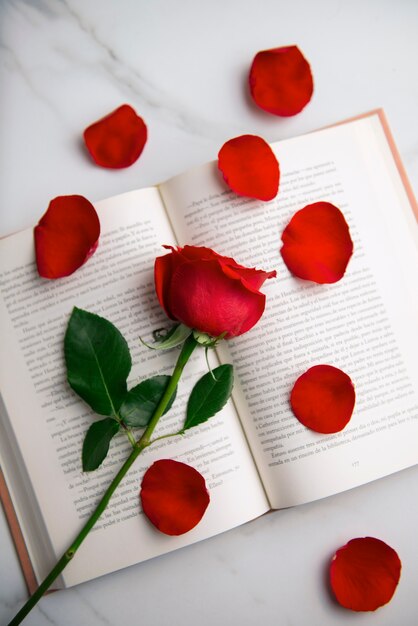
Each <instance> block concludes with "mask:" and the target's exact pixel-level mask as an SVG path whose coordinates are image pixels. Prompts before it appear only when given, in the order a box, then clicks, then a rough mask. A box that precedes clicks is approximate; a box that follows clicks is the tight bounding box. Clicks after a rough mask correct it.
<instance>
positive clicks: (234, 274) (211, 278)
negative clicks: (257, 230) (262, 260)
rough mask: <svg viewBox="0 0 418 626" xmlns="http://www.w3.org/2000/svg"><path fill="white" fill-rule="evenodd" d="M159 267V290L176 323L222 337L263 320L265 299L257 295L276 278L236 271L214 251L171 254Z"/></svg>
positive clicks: (192, 248) (181, 250) (197, 249)
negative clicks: (269, 280)
mask: <svg viewBox="0 0 418 626" xmlns="http://www.w3.org/2000/svg"><path fill="white" fill-rule="evenodd" d="M164 247H165V248H167V249H169V250H171V252H170V253H169V254H166V255H165V256H160V257H157V259H156V261H155V289H156V292H157V296H158V299H159V301H160V304H161V306H162V307H163V309H164V311H165V312H166V314H167V315H168V317H169V318H171V319H172V320H177V321H179V322H181V323H183V324H185V325H186V326H189V328H193V329H195V330H198V331H200V332H204V333H207V334H208V335H211V336H212V337H218V336H219V335H221V334H222V333H226V336H225V337H226V338H230V337H236V336H238V335H242V334H243V333H246V332H247V331H248V330H250V329H251V328H252V327H253V326H254V325H255V324H256V323H257V322H258V320H259V319H260V317H261V316H262V314H263V311H264V307H265V303H266V296H265V295H264V294H263V293H261V292H260V291H259V289H260V287H261V285H262V284H263V283H264V281H265V280H266V279H267V278H274V277H275V276H276V272H275V271H272V272H264V271H263V270H256V269H252V268H247V267H243V266H242V265H238V263H236V262H235V261H234V260H233V259H230V258H228V257H224V256H221V255H219V254H217V253H216V252H214V251H213V250H211V249H210V248H203V247H196V246H184V248H173V247H172V246H164Z"/></svg>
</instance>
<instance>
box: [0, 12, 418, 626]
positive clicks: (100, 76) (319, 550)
mask: <svg viewBox="0 0 418 626" xmlns="http://www.w3.org/2000/svg"><path fill="white" fill-rule="evenodd" d="M417 28H418V2H416V0H409V1H408V0H398V2H396V3H395V2H393V1H391V0H380V1H379V0H376V1H373V0H363V1H357V0H352V1H351V2H344V1H343V0H334V1H332V0H316V1H315V2H311V1H310V0H306V1H302V0H292V2H288V1H287V2H285V1H284V0H258V1H257V2H250V1H247V0H234V1H229V2H228V1H220V0H212V1H211V2H201V1H198V0H195V1H192V0H190V1H186V0H173V1H171V2H170V1H169V0H166V1H161V0H160V1H154V2H149V1H148V2H147V1H145V0H119V1H114V2H112V1H111V0H63V1H59V0H0V41H1V45H0V72H1V73H0V93H1V101H0V102H1V104H0V137H1V142H0V172H1V185H0V215H1V224H0V235H6V234H9V233H11V232H14V231H16V230H19V229H21V228H24V227H27V226H30V225H32V224H33V223H35V222H36V221H37V220H38V218H39V217H40V215H41V214H42V213H43V212H44V210H45V209H46V207H47V205H48V202H49V200H50V199H51V198H52V197H54V196H56V195H61V194H67V193H80V194H83V195H85V196H87V197H88V198H90V199H93V200H98V199H101V198H104V197H107V196H110V195H114V194H117V193H120V192H123V191H127V190H129V189H134V188H137V187H144V186H146V185H149V184H154V183H156V182H159V181H161V180H164V179H166V178H168V177H170V176H171V175H174V174H176V173H179V172H181V171H182V170H184V169H186V168H188V167H190V166H193V165H196V164H199V163H201V162H204V161H207V160H210V159H213V158H216V154H217V152H218V149H219V147H220V146H221V145H222V143H223V142H224V141H225V140H226V139H228V138H230V137H232V136H235V135H237V134H240V133H242V132H253V133H258V134H261V135H263V136H264V137H265V138H266V139H268V140H277V139H281V138H285V137H289V136H292V135H295V134H300V133H303V132H306V131H309V130H312V129H314V128H317V127H320V126H324V125H326V124H329V123H332V122H335V121H337V120H339V119H343V118H346V117H349V116H352V115H355V114H357V113H361V112H364V111H367V110H369V109H373V108H376V107H378V106H383V107H384V108H385V110H386V112H387V115H388V117H389V121H390V124H391V126H392V130H393V132H394V134H395V138H396V140H397V144H398V147H399V149H400V151H401V154H402V157H403V159H404V162H405V166H406V169H407V171H408V174H409V176H410V179H411V182H412V186H413V187H414V189H415V192H417V191H418V126H417V123H416V119H417V110H418V109H417V105H418V80H417V74H416V60H417V59H418V38H417V36H416V35H417ZM292 43H297V44H298V45H299V46H300V47H301V49H302V50H303V51H304V52H305V54H306V56H307V58H308V59H309V60H310V62H311V65H312V68H313V72H314V77H315V94H314V97H313V100H312V102H311V103H310V104H309V106H308V107H307V108H306V109H305V111H304V112H302V113H301V114H300V115H299V116H296V117H294V118H291V119H287V120H280V119H278V118H275V117H273V116H269V115H268V114H265V113H263V112H261V111H260V110H257V109H256V108H255V107H254V106H253V105H252V103H251V102H250V100H249V98H248V95H247V93H246V88H245V87H246V75H247V71H248V68H249V64H250V62H251V60H252V57H253V55H254V54H255V53H256V52H257V51H258V50H260V49H265V48H269V47H275V46H279V45H286V44H292ZM123 102H129V103H131V104H132V105H133V106H134V107H135V108H136V109H137V111H138V112H139V113H140V114H141V115H142V116H143V117H144V119H145V120H146V122H147V124H148V128H149V141H148V144H147V146H146V149H145V151H144V153H143V155H142V157H141V159H140V161H139V162H138V163H137V164H136V165H134V166H132V167H131V168H129V169H126V170H122V171H115V172H112V171H106V170H102V169H99V168H97V167H95V166H93V165H92V164H91V163H90V161H89V160H88V158H87V157H86V155H85V153H84V151H83V149H82V146H81V142H80V137H81V131H82V130H83V129H84V128H85V126H87V125H88V124H89V123H91V122H92V121H93V120H95V119H97V118H99V117H101V116H102V115H103V114H105V113H107V112H108V111H110V110H112V109H113V108H115V107H116V106H118V105H119V104H121V103H123ZM417 445H418V442H417ZM417 491H418V468H412V469H410V470H407V471H404V472H402V473H400V474H398V475H395V476H391V477H389V478H386V479H382V480H380V481H378V482H376V483H373V484H370V485H368V486H364V487H362V488H359V489H356V490H353V491H351V492H348V493H345V494H341V495H338V496H335V497H333V498H329V499H327V500H324V501H322V502H317V503H314V504H310V505H306V506H302V507H297V508H295V509H291V510H286V511H281V512H277V513H273V514H270V515H268V516H265V517H264V518H262V519H259V520H256V521H255V522H252V523H250V524H247V525H246V526H243V527H241V528H238V529H236V530H234V531H231V532H229V533H226V534H224V535H222V536H219V537H216V538H214V539H212V540H208V541H206V542H203V543H200V544H198V545H195V546H192V547H190V548H187V549H183V550H180V551H178V552H177V553H174V554H170V555H168V556H165V557H161V558H158V559H154V560H152V561H150V562H148V563H144V564H142V565H138V566H135V567H132V568H130V569H127V570H124V571H121V572H118V573H116V574H112V575H109V576H106V577H104V578H101V579H98V580H95V581H92V582H90V583H87V584H84V585H81V586H79V587H77V588H73V589H70V590H67V591H63V592H59V593H55V594H52V595H50V596H48V597H45V598H43V599H42V601H41V602H40V604H39V606H38V608H36V609H35V610H34V611H33V613H32V614H31V615H30V616H29V617H28V618H27V620H26V622H25V623H27V624H28V625H29V624H32V625H41V624H58V625H63V626H64V625H71V626H73V625H74V624H86V625H89V626H90V625H91V626H99V625H100V626H102V625H104V624H105V625H112V626H120V625H124V624H131V623H135V624H148V625H152V626H163V625H167V626H168V625H170V626H171V625H173V624H182V626H188V625H191V624H196V623H199V625H200V626H209V625H212V624H231V625H233V626H235V625H237V626H247V625H252V624H255V623H258V624H266V625H267V624H277V625H278V624H280V625H288V626H296V625H301V624H302V625H303V624H309V625H310V626H316V625H321V626H326V625H331V624H344V625H346V624H354V623H355V624H361V625H363V624H373V625H374V624H379V625H380V624H382V625H383V624H384V625H387V626H393V625H394V624H399V625H402V626H410V625H411V626H412V625H414V624H416V623H417V619H418V618H417V616H418V586H417V584H418V540H417V527H418V498H417ZM57 514H59V513H57ZM363 535H374V536H376V537H379V538H381V539H383V540H385V541H387V542H388V543H389V544H391V545H392V546H393V547H395V548H396V549H397V551H398V552H399V555H400V556H401V559H402V562H403V574H402V578H401V583H400V585H399V588H398V591H397V593H396V595H395V597H394V599H393V600H392V602H391V603H390V604H389V605H388V606H386V607H384V608H382V609H380V610H378V611H377V612H376V613H373V614H354V613H350V612H348V611H344V610H343V609H341V608H340V607H338V606H337V605H336V604H335V603H334V602H333V601H332V600H331V598H330V595H329V592H328V589H327V586H326V584H325V578H326V564H327V562H328V559H329V557H330V555H331V554H332V552H333V550H334V549H335V548H336V547H338V546H339V545H341V544H343V543H345V542H346V541H347V540H348V539H350V538H352V537H356V536H363ZM25 597H26V590H25V586H24V582H23V579H22V575H21V573H20V569H19V564H18V561H17V559H16V556H15V553H14V548H13V545H12V542H11V539H10V536H9V533H8V529H7V526H6V523H5V521H4V517H3V513H2V512H0V622H1V623H7V621H8V619H9V618H11V617H12V615H13V614H14V612H15V611H16V610H17V608H18V607H19V606H20V605H21V603H22V602H23V600H24V599H25Z"/></svg>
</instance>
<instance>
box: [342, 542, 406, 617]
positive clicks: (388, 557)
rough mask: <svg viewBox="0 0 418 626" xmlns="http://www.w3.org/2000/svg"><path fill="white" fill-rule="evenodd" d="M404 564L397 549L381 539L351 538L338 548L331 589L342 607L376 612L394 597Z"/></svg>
mask: <svg viewBox="0 0 418 626" xmlns="http://www.w3.org/2000/svg"><path fill="white" fill-rule="evenodd" d="M401 567H402V565H401V561H400V559H399V556H398V555H397V553H396V552H395V550H394V549H393V548H391V547H390V546H388V545H387V544H386V543H384V542H383V541H381V540H380V539H375V538H374V537H361V538H358V539H352V540H351V541H349V542H348V543H347V544H346V545H345V546H343V547H342V548H340V549H339V550H337V552H336V553H335V555H334V557H333V559H332V561H331V566H330V582H331V588H332V590H333V592H334V594H335V597H336V598H337V600H338V602H339V603H340V604H341V605H342V606H343V607H345V608H347V609H351V610H352V611H375V610H376V609H378V608H379V607H380V606H383V605H384V604H387V603H388V602H389V601H390V600H391V598H392V596H393V594H394V593H395V590H396V587H397V585H398V583H399V579H400V576H401Z"/></svg>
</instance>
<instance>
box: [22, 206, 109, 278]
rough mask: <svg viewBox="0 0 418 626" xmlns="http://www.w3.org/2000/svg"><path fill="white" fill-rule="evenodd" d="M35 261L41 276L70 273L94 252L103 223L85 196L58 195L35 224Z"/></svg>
mask: <svg viewBox="0 0 418 626" xmlns="http://www.w3.org/2000/svg"><path fill="white" fill-rule="evenodd" d="M34 235H35V252H36V264H37V266H38V272H39V275H40V276H43V277H44V278H61V277H62V276H69V275H70V274H72V273H73V272H75V270H76V269H78V268H79V267H81V265H83V263H85V262H86V261H87V259H88V258H89V257H90V256H91V255H92V254H93V253H94V251H95V250H96V248H97V245H98V240H99V235H100V222H99V218H98V216H97V213H96V210H95V208H94V206H93V205H92V204H91V202H89V201H88V200H87V199H86V198H84V197H83V196H58V197H57V198H54V200H51V202H50V203H49V206H48V209H47V211H46V213H45V215H43V217H42V218H41V219H40V221H39V224H38V225H37V226H35V229H34Z"/></svg>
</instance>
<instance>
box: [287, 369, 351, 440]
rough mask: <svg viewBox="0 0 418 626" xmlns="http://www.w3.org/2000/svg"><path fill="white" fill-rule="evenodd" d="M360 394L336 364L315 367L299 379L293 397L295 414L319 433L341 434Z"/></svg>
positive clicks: (291, 397) (291, 395)
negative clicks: (357, 393)
mask: <svg viewBox="0 0 418 626" xmlns="http://www.w3.org/2000/svg"><path fill="white" fill-rule="evenodd" d="M355 399H356V395H355V391H354V385H353V383H352V382H351V379H350V377H349V376H347V374H345V373H344V372H343V371H341V370H339V369H338V368H337V367H333V366H332V365H315V366H314V367H311V368H310V369H308V370H307V371H306V372H305V373H304V374H302V375H301V376H299V378H298V379H297V381H296V382H295V384H294V386H293V389H292V392H291V394H290V404H291V406H292V410H293V413H294V414H295V416H296V417H297V418H298V420H299V421H300V422H302V424H303V425H304V426H307V427H308V428H311V429H312V430H315V431H316V432H318V433H337V432H339V431H340V430H342V429H343V428H344V426H346V425H347V423H348V422H349V421H350V418H351V415H352V413H353V409H354V403H355Z"/></svg>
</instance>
